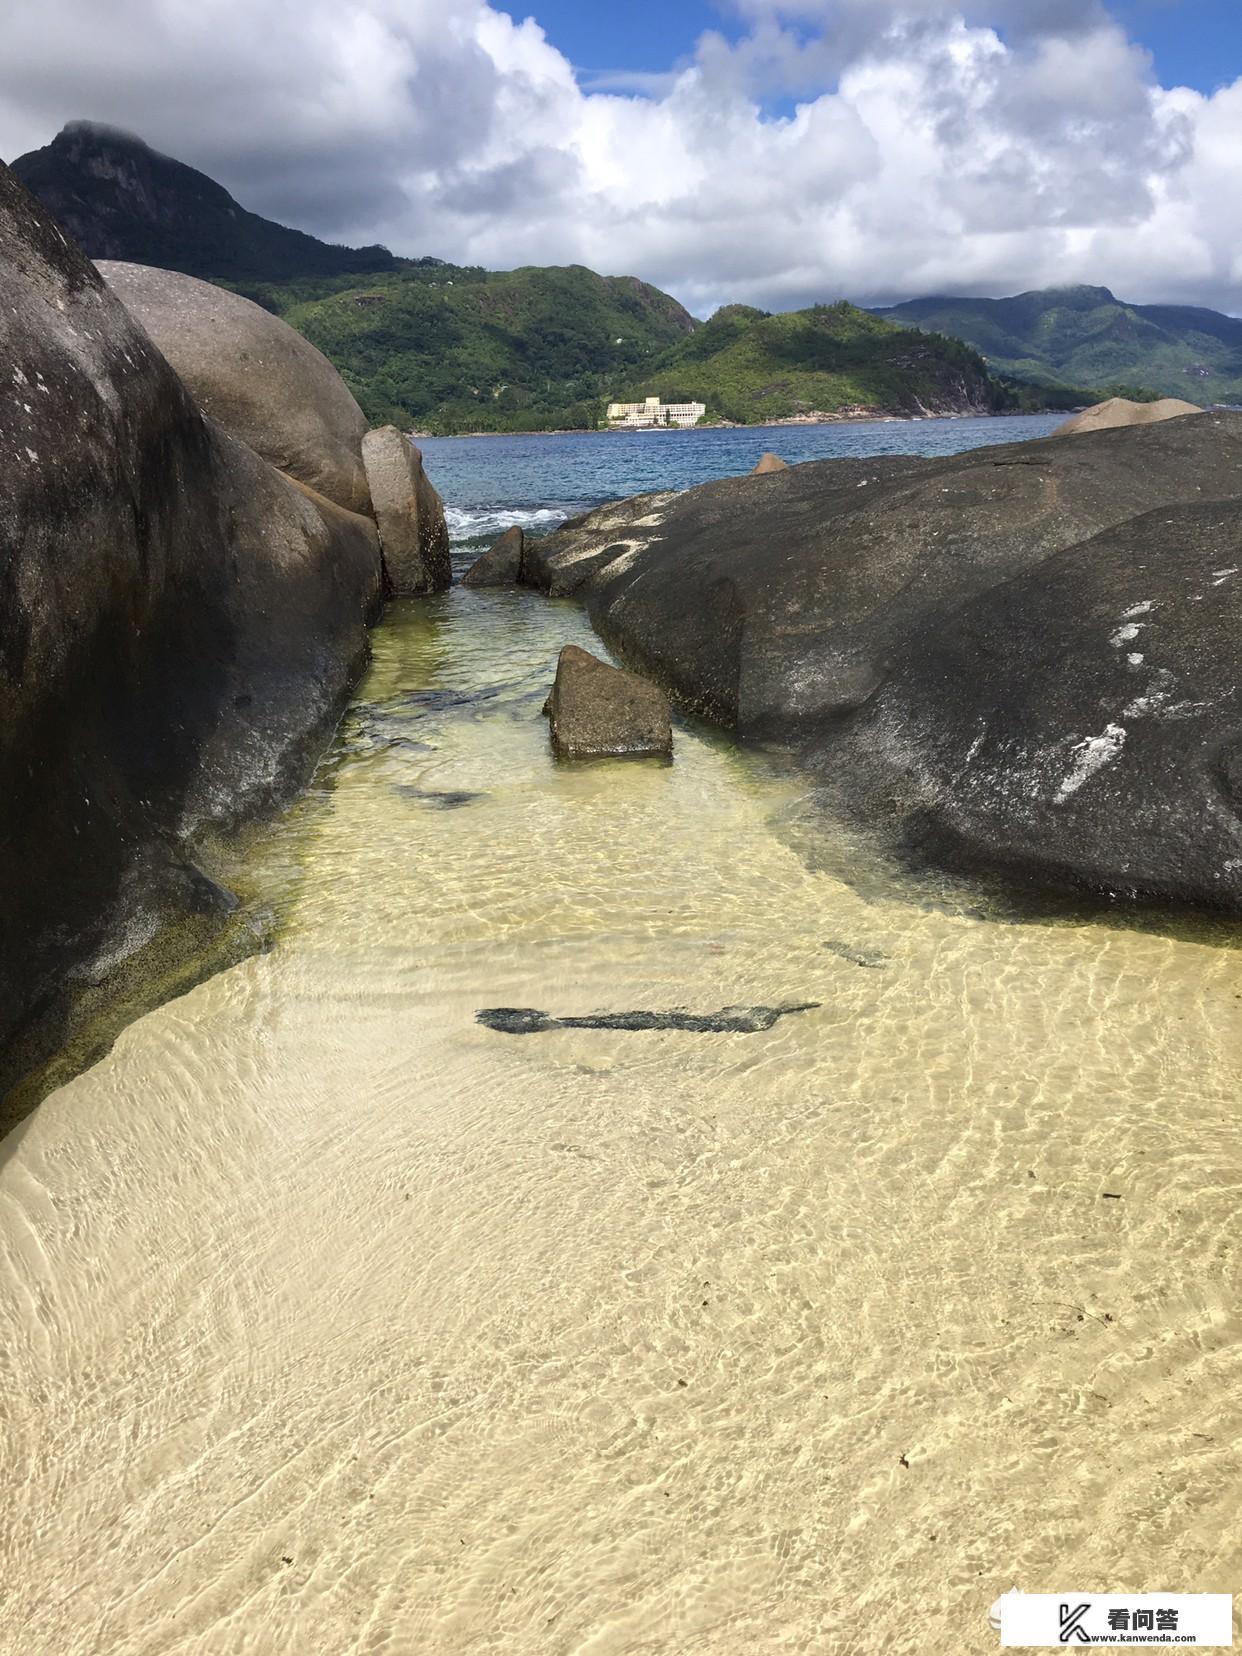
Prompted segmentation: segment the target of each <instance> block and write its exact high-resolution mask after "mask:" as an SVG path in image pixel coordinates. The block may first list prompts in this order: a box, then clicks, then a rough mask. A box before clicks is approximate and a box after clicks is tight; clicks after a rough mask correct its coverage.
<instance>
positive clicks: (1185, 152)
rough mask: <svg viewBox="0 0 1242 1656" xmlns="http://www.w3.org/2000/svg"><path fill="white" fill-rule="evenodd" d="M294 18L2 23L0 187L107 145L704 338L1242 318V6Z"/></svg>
mask: <svg viewBox="0 0 1242 1656" xmlns="http://www.w3.org/2000/svg"><path fill="white" fill-rule="evenodd" d="M291 3H292V0H123V3H122V0H115V3H114V4H113V5H110V6H103V5H101V4H100V0H8V3H7V5H6V4H5V0H0V6H2V7H3V9H4V50H3V52H2V53H0V156H5V157H12V156H16V155H20V154H22V153H23V152H24V151H25V150H28V149H33V148H35V147H36V146H38V145H41V144H45V143H47V141H48V140H49V139H50V138H51V137H52V135H53V134H54V133H55V132H56V131H57V129H58V128H59V127H60V126H61V125H62V124H63V123H64V122H65V121H68V120H72V119H74V118H78V117H82V116H87V117H90V118H93V119H95V120H98V121H106V122H110V123H112V124H114V125H116V126H121V127H125V128H127V129H129V130H130V131H133V132H137V133H139V134H140V135H141V136H143V137H144V138H146V139H147V141H148V142H149V143H152V144H153V145H154V146H155V147H156V148H157V149H162V150H165V151H166V152H168V153H170V154H173V155H176V156H179V157H180V158H181V159H183V160H185V161H188V162H189V163H190V164H191V165H192V166H196V167H200V168H201V169H202V170H203V171H204V172H206V173H208V174H210V176H211V177H213V178H217V179H219V180H220V182H221V183H222V184H224V185H225V186H226V188H228V189H230V190H231V191H232V192H233V193H234V195H236V196H237V197H238V199H239V200H240V201H241V202H242V203H243V204H244V205H245V206H246V207H249V208H251V209H252V210H254V211H256V212H260V213H263V214H265V215H266V216H268V217H270V218H274V219H277V220H279V221H280V222H281V223H285V224H293V225H296V226H298V227H299V228H301V229H305V230H309V231H311V232H312V233H314V234H316V235H320V236H324V237H326V238H327V239H328V240H331V241H339V242H347V243H350V244H352V245H354V246H358V245H361V244H363V243H367V242H372V241H382V242H385V243H386V244H387V245H388V246H390V247H392V248H393V249H394V251H396V252H398V253H403V254H410V255H419V254H435V255H437V256H439V257H440V258H445V259H450V260H452V261H454V262H456V263H460V264H475V265H482V266H485V267H486V268H488V269H492V270H503V269H511V268H512V267H513V266H515V265H523V264H540V265H550V264H551V265H566V264H581V265H587V266H589V267H590V268H591V269H592V270H598V271H601V272H605V273H607V274H609V275H626V274H632V275H635V276H640V277H642V278H644V279H645V280H647V281H649V282H653V283H654V284H655V285H656V286H658V287H661V288H663V289H665V290H666V291H667V292H669V293H672V294H674V295H676V297H677V298H678V299H680V300H681V301H682V303H683V304H685V305H686V306H688V308H689V309H690V310H692V311H693V312H694V314H695V315H697V316H707V315H709V314H711V312H712V311H714V310H715V309H716V308H717V307H718V306H720V305H723V304H728V303H735V302H742V303H746V304H753V305H759V306H761V307H762V308H763V309H765V310H792V309H796V308H798V307H800V306H803V305H808V304H811V303H814V302H816V301H820V300H825V301H831V300H834V299H839V298H849V299H853V300H856V301H858V302H863V303H870V304H888V303H892V302H894V301H896V300H900V299H912V298H917V297H920V296H923V295H926V294H929V293H973V294H992V295H1000V294H1011V293H1019V292H1022V291H1023V290H1025V289H1028V288H1038V287H1048V286H1052V285H1064V284H1070V283H1078V282H1087V283H1092V284H1099V285H1103V286H1107V287H1111V288H1112V289H1113V290H1114V292H1116V293H1118V294H1120V295H1121V296H1122V297H1124V298H1126V299H1130V300H1134V301H1138V302H1150V301H1157V300H1159V301H1178V302H1181V303H1192V304H1206V305H1210V306H1212V307H1214V308H1215V309H1218V310H1227V311H1230V312H1233V313H1235V314H1238V313H1242V0H347V3H346V4H344V5H342V4H341V0H298V7H297V9H298V15H299V27H298V28H297V29H293V30H290V29H289V28H288V26H287V24H288V17H289V14H290V7H291ZM528 13H529V14H531V15H533V16H534V18H535V21H536V22H537V23H538V24H540V25H541V26H542V30H543V31H545V33H546V38H545V35H544V34H543V33H541V32H540V30H538V29H529V30H527V29H523V28H521V27H519V26H517V25H516V24H515V23H514V22H513V21H512V20H513V19H516V20H517V21H518V23H520V21H521V20H522V19H524V18H525V17H526V16H527V15H528ZM895 18H900V19H903V20H909V21H910V22H912V23H913V24H915V25H916V26H913V27H908V28H907V27H903V28H893V27H892V26H891V25H892V22H893V20H894V19H895ZM799 20H800V22H799ZM775 25H779V26H775ZM994 30H995V31H997V32H996V33H994V32H993V31H994ZM706 31H719V34H718V35H717V39H719V36H720V35H723V36H724V40H723V42H722V44H721V45H720V46H717V45H715V44H711V45H709V46H708V47H707V48H706V49H699V42H700V40H701V38H702V37H703V35H704V34H705V32H706ZM1006 31H1007V32H1006ZM998 35H999V39H998ZM1143 47H1145V48H1147V52H1148V53H1150V56H1151V61H1150V62H1149V61H1148V57H1147V56H1146V55H1145V53H1144V52H1143V50H1141V49H1140V48H1143ZM682 66H692V72H689V73H685V74H682V75H672V74H670V73H669V71H670V70H672V69H674V68H678V67H682ZM574 70H576V72H577V75H576V78H575V74H574V73H573V71H574ZM851 71H852V72H851ZM609 72H611V74H612V75H613V76H614V77H617V78H616V79H614V80H611V81H609V80H608V79H607V78H606V77H607V76H608V75H609ZM601 92H606V93H608V94H609V95H606V96H601V95H600V93H601ZM627 93H628V95H627ZM795 99H796V100H797V102H796V110H795V103H794V100H795ZM756 100H760V101H759V102H758V103H757V102H756ZM773 117H784V118H783V119H773Z"/></svg>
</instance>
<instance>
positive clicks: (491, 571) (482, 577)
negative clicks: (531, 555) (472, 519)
mask: <svg viewBox="0 0 1242 1656" xmlns="http://www.w3.org/2000/svg"><path fill="white" fill-rule="evenodd" d="M525 539H526V537H525V536H524V535H523V533H522V531H521V529H519V528H518V526H517V525H516V524H514V526H513V528H512V529H506V530H505V532H504V534H503V535H502V536H501V537H500V539H499V540H498V541H497V542H496V544H495V545H494V546H491V547H489V548H488V550H487V551H486V552H484V554H483V556H482V557H481V558H476V559H475V561H474V563H472V564H471V565H470V568H469V569H468V570H467V571H466V573H465V574H464V575H463V576H462V585H463V586H468V587H490V586H517V585H518V583H519V582H520V581H521V579H522V550H523V543H524V541H525Z"/></svg>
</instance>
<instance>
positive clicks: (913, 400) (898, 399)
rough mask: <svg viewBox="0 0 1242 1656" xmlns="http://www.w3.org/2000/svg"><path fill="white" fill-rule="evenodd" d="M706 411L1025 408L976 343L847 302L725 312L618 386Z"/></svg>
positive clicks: (745, 414) (756, 419) (621, 394)
mask: <svg viewBox="0 0 1242 1656" xmlns="http://www.w3.org/2000/svg"><path fill="white" fill-rule="evenodd" d="M657 393H658V394H659V395H660V396H661V397H663V398H664V399H665V400H667V401H670V402H682V401H686V402H689V401H697V402H704V403H706V404H707V410H708V417H709V418H712V417H713V416H720V415H723V416H724V417H725V418H726V419H730V420H736V421H737V422H738V423H739V424H742V425H753V424H757V423H760V422H762V421H765V420H780V419H789V418H795V417H797V416H799V415H810V414H815V413H838V412H847V411H849V412H854V411H862V410H869V411H875V412H877V413H890V414H932V413H985V412H993V411H996V410H998V409H1004V408H1012V407H1016V406H1018V402H1019V397H1018V395H1017V393H1016V392H1015V391H1014V390H1013V389H1011V388H1010V387H1007V386H1005V385H1003V384H1001V383H1000V381H998V380H997V379H995V378H994V377H993V376H991V375H990V374H989V373H988V370H987V367H986V366H985V364H984V362H983V360H982V358H981V357H980V356H979V355H978V354H977V353H976V352H975V351H973V350H971V349H970V348H969V346H966V345H962V344H960V343H958V341H956V340H953V339H945V338H942V337H940V336H939V335H936V334H928V335H921V334H918V333H914V332H912V331H911V330H910V329H907V328H902V327H898V326H896V325H895V324H894V323H891V322H885V321H882V320H880V319H879V318H878V317H875V316H872V315H871V314H870V313H869V312H867V311H863V310H859V309H858V308H857V306H855V305H850V304H846V303H845V302H844V301H842V302H841V303H838V304H835V305H815V306H814V307H813V308H812V309H810V310H801V311H785V312H782V313H779V314H777V315H775V316H771V315H769V314H768V313H767V312H766V311H761V310H755V309H753V308H752V307H750V306H749V305H726V306H725V308H724V309H723V310H719V311H717V312H716V314H715V315H714V316H713V317H712V319H711V321H710V322H707V323H706V324H705V325H704V326H703V327H702V328H700V329H698V330H697V331H696V332H695V333H693V334H691V335H690V336H689V337H688V338H686V339H682V340H679V341H678V342H677V343H676V344H675V345H673V346H672V347H671V348H670V349H669V350H667V351H665V352H664V353H663V354H662V355H661V356H658V357H657V358H656V359H655V360H654V361H653V362H651V363H650V364H648V365H647V366H646V367H645V368H644V370H643V373H642V375H641V377H639V376H631V377H630V378H629V379H628V380H626V381H625V382H624V384H623V385H621V386H619V387H618V400H626V398H641V397H642V396H645V395H654V394H657Z"/></svg>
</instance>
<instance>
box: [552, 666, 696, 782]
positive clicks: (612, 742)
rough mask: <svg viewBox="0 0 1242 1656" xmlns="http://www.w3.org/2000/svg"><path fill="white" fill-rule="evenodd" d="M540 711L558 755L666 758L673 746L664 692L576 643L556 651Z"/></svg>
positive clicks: (569, 757)
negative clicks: (553, 675)
mask: <svg viewBox="0 0 1242 1656" xmlns="http://www.w3.org/2000/svg"><path fill="white" fill-rule="evenodd" d="M546 712H547V714H548V717H549V719H550V720H551V731H552V746H553V748H554V749H555V750H556V753H557V755H558V756H559V757H560V758H562V759H607V758H629V757H633V756H636V755H642V754H659V755H664V756H666V757H667V756H669V755H671V753H672V751H673V727H672V723H671V720H670V715H669V704H668V697H667V696H666V695H665V694H664V692H663V691H662V690H657V689H656V687H655V685H654V684H648V683H647V681H646V679H641V678H639V677H638V675H637V674H636V673H627V672H625V671H624V670H623V669H622V668H620V667H609V666H608V664H607V663H606V662H603V661H599V660H598V659H597V658H596V657H595V656H593V655H591V654H590V652H589V651H587V650H580V649H579V648H578V646H577V645H576V644H566V646H565V648H564V649H563V650H562V651H561V654H560V659H559V660H558V661H557V664H556V682H555V683H554V684H553V686H552V693H551V695H550V696H549V697H548V700H547V704H546Z"/></svg>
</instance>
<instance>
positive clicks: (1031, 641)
mask: <svg viewBox="0 0 1242 1656" xmlns="http://www.w3.org/2000/svg"><path fill="white" fill-rule="evenodd" d="M1208 418H1209V416H1199V417H1198V418H1197V419H1195V420H1189V419H1187V420H1185V421H1180V420H1179V421H1174V422H1172V423H1171V424H1170V425H1169V426H1166V427H1162V428H1153V429H1163V430H1166V431H1173V430H1176V429H1177V428H1178V427H1183V428H1186V427H1189V428H1191V429H1193V428H1194V427H1196V426H1199V425H1201V424H1203V423H1205V422H1206V421H1207V420H1208ZM1126 435H1129V436H1131V437H1132V436H1133V434H1132V433H1127V434H1126ZM1072 440H1073V441H1074V442H1076V443H1080V444H1082V443H1087V442H1089V441H1091V440H1092V439H1089V438H1087V437H1075V438H1073V439H1072ZM1239 638H1242V501H1228V502H1217V503H1214V504H1208V505H1201V506H1178V507H1163V508H1161V509H1160V510H1159V511H1155V512H1148V513H1146V514H1145V515H1143V516H1142V517H1138V518H1135V519H1133V520H1131V521H1130V522H1128V523H1124V524H1120V525H1118V526H1117V527H1115V528H1113V529H1109V530H1107V531H1106V532H1105V533H1103V534H1101V535H1099V536H1096V537H1095V538H1094V539H1092V540H1089V541H1086V542H1084V543H1083V544H1081V545H1079V546H1074V547H1071V548H1069V549H1067V550H1066V551H1064V552H1060V553H1057V554H1056V555H1054V556H1053V557H1051V558H1048V559H1046V560H1045V561H1044V562H1043V563H1041V564H1040V565H1039V566H1038V567H1037V568H1035V569H1033V570H1031V571H1029V572H1028V573H1026V574H1024V575H1020V576H1018V577H1016V578H1015V579H1014V580H1012V581H1008V582H1004V583H1002V584H1001V585H998V586H996V587H993V588H992V589H991V590H990V591H988V592H986V593H984V594H981V595H980V596H978V597H976V598H974V599H972V600H971V601H970V602H969V603H968V604H966V605H965V606H963V608H962V609H960V610H959V611H958V612H957V613H956V614H955V615H954V617H953V619H952V624H951V625H949V626H946V627H943V628H938V629H934V630H929V631H927V632H926V633H923V634H921V635H919V636H916V637H912V638H911V639H910V640H909V642H908V645H907V650H906V654H905V659H904V660H903V661H902V662H901V664H900V665H899V666H898V667H897V668H896V669H895V670H894V672H893V674H892V676H891V677H890V678H889V680H888V682H887V683H886V684H885V685H883V687H882V688H881V689H880V690H879V691H877V693H876V695H875V696H874V697H873V698H872V700H871V701H870V702H869V703H868V705H867V706H866V707H865V708H864V709H863V710H862V711H861V712H860V713H858V714H857V715H856V716H855V718H854V719H853V720H852V721H851V722H850V723H849V725H848V726H847V727H845V729H844V730H843V731H842V732H840V733H838V734H836V735H829V736H828V737H827V739H826V740H824V741H823V742H822V743H817V744H816V745H815V748H814V752H815V755H816V757H817V758H818V760H819V761H820V763H821V765H822V768H823V771H824V774H825V776H826V777H828V778H830V779H831V786H832V788H833V791H834V792H836V793H837V794H838V796H839V797H841V798H842V800H843V801H844V800H848V803H849V805H850V807H851V808H852V809H853V810H854V811H856V812H857V811H863V812H865V813H866V814H868V815H869V816H870V817H871V818H872V819H873V820H875V821H876V822H879V823H881V824H883V825H885V826H886V827H887V828H889V829H890V831H891V830H893V829H895V830H896V831H897V832H899V833H900V835H901V836H902V838H903V840H904V842H905V843H906V844H908V845H910V846H912V847H914V848H915V849H917V850H919V851H921V852H923V853H925V854H930V855H932V856H934V857H935V858H936V859H937V860H938V861H941V862H949V863H951V864H953V865H955V866H957V867H961V868H965V869H968V870H977V869H980V868H998V867H999V868H1003V869H1006V870H1009V871H1010V872H1012V873H1014V874H1016V875H1018V876H1020V877H1025V878H1027V879H1030V880H1034V881H1036V882H1037V883H1038V884H1039V885H1040V886H1041V887H1053V886H1057V887H1065V888H1071V887H1078V888H1082V887H1086V888H1088V889H1090V890H1092V891H1095V892H1100V893H1106V894H1110V895H1117V896H1122V897H1127V898H1132V897H1140V898H1143V897H1146V898H1158V899H1163V900H1174V901H1181V902H1187V903H1194V904H1200V905H1208V906H1212V907H1218V908H1224V909H1229V910H1235V911H1236V910H1239V909H1242V679H1240V676H1239V653H1238V640H1239Z"/></svg>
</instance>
